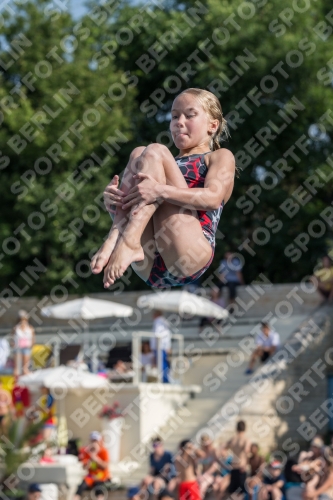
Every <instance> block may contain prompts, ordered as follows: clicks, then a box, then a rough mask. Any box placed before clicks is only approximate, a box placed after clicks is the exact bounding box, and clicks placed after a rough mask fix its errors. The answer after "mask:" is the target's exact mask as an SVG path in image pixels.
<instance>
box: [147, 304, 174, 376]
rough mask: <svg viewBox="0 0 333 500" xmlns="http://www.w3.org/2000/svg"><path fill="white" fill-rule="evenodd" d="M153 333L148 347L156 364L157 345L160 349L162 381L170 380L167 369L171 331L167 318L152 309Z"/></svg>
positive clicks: (168, 368) (168, 365) (168, 366)
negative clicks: (153, 355)
mask: <svg viewBox="0 0 333 500" xmlns="http://www.w3.org/2000/svg"><path fill="white" fill-rule="evenodd" d="M153 318H154V321H153V334H154V337H153V338H151V339H150V348H151V350H152V351H153V352H154V354H155V360H156V365H158V347H159V349H160V350H161V356H162V381H163V382H164V383H168V382H170V380H169V371H170V361H169V356H170V355H171V331H170V325H169V322H168V320H167V319H166V318H165V317H164V316H163V314H162V312H161V311H157V310H155V311H153ZM158 340H159V342H158Z"/></svg>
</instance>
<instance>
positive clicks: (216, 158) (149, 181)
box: [122, 149, 236, 213]
mask: <svg viewBox="0 0 333 500" xmlns="http://www.w3.org/2000/svg"><path fill="white" fill-rule="evenodd" d="M207 167H208V172H207V175H206V179H205V184H204V187H203V188H191V189H189V188H188V187H186V188H177V187H174V186H169V185H166V184H159V183H158V182H157V181H156V180H155V179H153V178H152V177H151V176H150V175H148V174H144V173H138V174H136V175H135V177H136V178H137V179H140V180H141V182H139V184H137V185H136V186H135V187H133V188H132V189H131V190H130V192H129V194H128V195H127V196H125V197H124V205H123V206H122V208H123V209H128V208H131V207H132V206H134V205H137V208H136V209H135V211H134V213H135V212H137V211H138V210H139V209H140V208H142V207H143V206H145V205H149V204H151V203H155V202H156V201H157V202H161V203H162V202H163V201H167V202H169V203H172V204H173V205H178V206H182V207H184V208H189V209H193V210H214V209H217V208H219V207H220V205H221V203H222V201H224V203H226V202H227V201H228V199H229V198H230V196H231V193H232V189H233V186H234V178H235V168H236V166H235V157H234V155H233V154H232V153H231V151H229V150H228V149H218V150H217V151H214V152H213V153H211V154H210V155H209V157H208V158H207Z"/></svg>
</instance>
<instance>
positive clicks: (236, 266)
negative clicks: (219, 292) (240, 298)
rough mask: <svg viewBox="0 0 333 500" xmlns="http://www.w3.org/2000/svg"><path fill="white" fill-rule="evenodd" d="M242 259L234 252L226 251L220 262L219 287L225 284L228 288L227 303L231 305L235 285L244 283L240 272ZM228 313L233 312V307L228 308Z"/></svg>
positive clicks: (235, 292)
mask: <svg viewBox="0 0 333 500" xmlns="http://www.w3.org/2000/svg"><path fill="white" fill-rule="evenodd" d="M242 268H243V265H242V261H241V260H240V258H239V257H237V255H236V254H234V253H232V252H226V253H225V254H224V259H223V260H222V261H221V262H220V267H219V270H218V272H219V274H218V278H219V280H220V285H219V287H220V288H222V287H224V286H226V287H227V288H228V290H229V304H228V306H230V305H231V306H232V304H234V303H235V302H236V300H235V299H236V295H237V287H238V286H239V285H244V278H243V274H242ZM229 311H230V313H232V312H233V307H230V309H229Z"/></svg>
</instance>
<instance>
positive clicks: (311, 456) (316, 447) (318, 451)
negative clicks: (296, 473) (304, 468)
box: [293, 435, 324, 470]
mask: <svg viewBox="0 0 333 500" xmlns="http://www.w3.org/2000/svg"><path fill="white" fill-rule="evenodd" d="M323 448H324V441H323V439H322V437H321V436H319V435H317V436H315V437H314V438H313V439H312V441H311V443H310V449H309V451H302V452H301V453H300V454H299V457H298V464H301V463H303V462H305V461H308V460H315V459H316V458H319V457H321V456H322V450H323ZM293 470H297V466H295V467H294V468H293Z"/></svg>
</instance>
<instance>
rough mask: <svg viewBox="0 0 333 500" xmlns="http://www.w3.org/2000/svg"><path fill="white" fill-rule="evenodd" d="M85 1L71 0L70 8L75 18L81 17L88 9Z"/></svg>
mask: <svg viewBox="0 0 333 500" xmlns="http://www.w3.org/2000/svg"><path fill="white" fill-rule="evenodd" d="M84 3H85V0H69V8H70V11H71V13H72V15H73V17H74V18H75V19H78V18H79V17H81V16H82V15H83V14H84V13H85V12H86V11H87V9H86V8H85V7H84Z"/></svg>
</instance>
